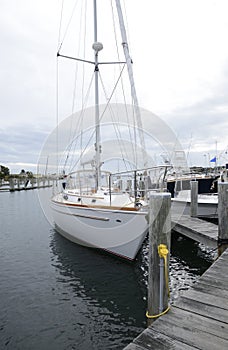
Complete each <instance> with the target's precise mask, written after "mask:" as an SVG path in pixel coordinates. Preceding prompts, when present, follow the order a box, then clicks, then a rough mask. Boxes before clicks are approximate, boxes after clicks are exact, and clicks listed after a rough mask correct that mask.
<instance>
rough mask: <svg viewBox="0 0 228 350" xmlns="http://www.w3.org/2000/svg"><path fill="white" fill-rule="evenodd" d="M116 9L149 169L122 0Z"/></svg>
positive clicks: (143, 150)
mask: <svg viewBox="0 0 228 350" xmlns="http://www.w3.org/2000/svg"><path fill="white" fill-rule="evenodd" d="M116 9H117V13H118V17H119V23H120V31H121V36H122V45H123V51H124V55H125V59H126V63H127V70H128V76H129V81H130V85H131V97H132V100H133V103H134V107H135V114H136V121H137V126H138V132H139V139H140V143H141V147H142V156H143V163H144V167H145V168H147V163H148V160H147V155H146V148H145V140H144V135H143V127H142V120H141V114H140V109H139V104H138V98H137V94H136V89H135V82H134V76H133V69H132V60H131V57H130V54H129V49H128V43H127V33H126V29H125V25H124V20H123V14H122V9H121V5H120V0H116Z"/></svg>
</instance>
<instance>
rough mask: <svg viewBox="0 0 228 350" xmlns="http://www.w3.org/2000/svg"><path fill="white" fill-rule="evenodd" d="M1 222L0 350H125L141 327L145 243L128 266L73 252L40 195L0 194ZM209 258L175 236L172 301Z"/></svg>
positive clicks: (83, 251)
mask: <svg viewBox="0 0 228 350" xmlns="http://www.w3.org/2000/svg"><path fill="white" fill-rule="evenodd" d="M39 191H50V190H49V189H40V190H39ZM0 218H1V221H0V223H1V224H0V285H1V287H0V310H1V312H0V349H12V350H39V349H42V350H46V349H47V350H52V349H53V350H65V349H66V350H67V349H77V350H87V349H95V350H103V349H106V350H107V349H123V347H124V346H126V345H127V344H128V343H130V342H131V341H132V339H133V338H135V337H136V336H137V335H138V334H139V333H140V332H141V331H142V330H143V329H144V328H145V327H146V317H145V313H146V307H147V302H146V296H147V291H146V285H147V273H148V243H147V241H146V242H145V243H144V244H143V246H142V249H141V250H140V252H139V254H138V257H137V260H136V261H135V262H133V263H129V262H125V261H123V260H120V259H117V258H115V257H113V256H110V255H107V254H104V253H102V252H99V251H96V250H94V249H88V248H85V247H80V246H77V245H76V244H73V243H71V242H69V241H67V240H66V239H65V238H63V237H61V236H60V235H59V234H58V233H57V232H56V231H55V230H54V228H53V227H52V226H51V225H50V223H49V222H48V221H47V220H46V218H45V216H44V214H43V211H42V208H41V206H40V203H39V200H38V190H30V191H21V192H13V193H10V192H2V193H0ZM213 257H214V256H213V252H211V251H210V250H207V249H206V248H205V247H203V246H201V245H200V244H198V243H195V242H193V241H191V240H189V239H187V238H183V237H180V236H177V235H176V234H173V235H172V251H171V266H170V276H171V281H170V287H171V302H172V301H174V300H175V299H176V298H177V297H178V296H179V294H180V293H181V291H182V290H185V289H187V288H189V286H190V285H191V284H192V283H194V281H195V280H197V278H198V277H199V276H200V275H201V274H202V273H203V272H204V271H205V269H207V268H208V267H209V266H210V264H211V263H212V261H213Z"/></svg>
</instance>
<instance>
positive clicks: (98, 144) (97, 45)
mask: <svg viewBox="0 0 228 350" xmlns="http://www.w3.org/2000/svg"><path fill="white" fill-rule="evenodd" d="M93 10H94V43H93V49H94V63H95V73H94V74H95V124H96V142H95V151H96V156H95V169H96V189H98V187H99V185H100V166H101V159H100V158H101V157H100V154H101V137H100V120H99V90H98V89H99V87H98V73H99V67H98V64H99V63H98V52H99V51H100V50H102V49H103V45H102V44H101V43H99V42H98V41H97V1H96V0H94V1H93Z"/></svg>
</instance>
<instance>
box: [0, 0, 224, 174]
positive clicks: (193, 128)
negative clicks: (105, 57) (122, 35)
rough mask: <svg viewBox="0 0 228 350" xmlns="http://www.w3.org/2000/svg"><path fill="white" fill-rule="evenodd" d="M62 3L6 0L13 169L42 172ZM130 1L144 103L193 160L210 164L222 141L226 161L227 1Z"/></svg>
mask: <svg viewBox="0 0 228 350" xmlns="http://www.w3.org/2000/svg"><path fill="white" fill-rule="evenodd" d="M67 1H68V0H66V2H67ZM87 1H88V2H90V1H92V0H87ZM106 1H109V0H106ZM68 3H70V4H73V1H71V0H69V1H68ZM61 4H62V1H61V0H59V1H58V0H39V1H35V0H0V9H1V11H0V42H1V55H0V62H1V63H0V90H1V103H0V118H1V124H0V164H3V165H5V166H8V167H9V168H10V170H11V172H16V171H20V170H21V169H25V170H31V171H34V172H35V171H36V163H37V160H38V157H39V152H40V150H41V148H42V145H43V143H44V142H45V139H46V138H47V136H48V135H49V133H50V132H52V130H53V129H54V128H55V126H56V51H57V42H58V31H59V21H60V9H61ZM125 7H126V10H127V21H128V28H129V33H130V47H131V56H132V58H133V61H134V67H133V68H134V73H135V80H136V87H137V91H138V99H139V104H140V106H141V107H143V108H146V109H148V110H150V111H152V112H153V113H155V114H156V115H158V116H159V117H160V118H162V119H163V121H164V122H165V123H167V125H168V126H169V127H170V128H172V129H173V131H174V132H175V133H176V135H177V136H178V139H179V140H180V142H181V143H182V145H183V148H184V149H185V150H186V152H187V154H188V155H189V156H188V159H189V165H190V166H191V165H207V164H208V163H209V160H210V159H211V158H213V157H214V156H215V152H216V145H217V152H218V155H219V156H220V157H219V163H221V164H224V163H225V162H226V161H227V160H228V157H227V154H226V150H227V148H228V117H227V115H228V95H227V94H228V45H227V36H228V16H227V13H228V2H227V0H213V1H212V0H160V1H157V0H140V1H136V0H135V1H133V0H125ZM102 16H103V17H102V18H104V16H105V14H104V13H103V14H102ZM66 117H67V116H66ZM60 118H61V119H63V116H60Z"/></svg>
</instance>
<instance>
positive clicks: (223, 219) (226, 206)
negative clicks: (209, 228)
mask: <svg viewBox="0 0 228 350" xmlns="http://www.w3.org/2000/svg"><path fill="white" fill-rule="evenodd" d="M218 224H219V225H218V255H219V256H220V255H221V254H222V253H223V252H224V251H225V250H226V248H228V182H219V183H218Z"/></svg>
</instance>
